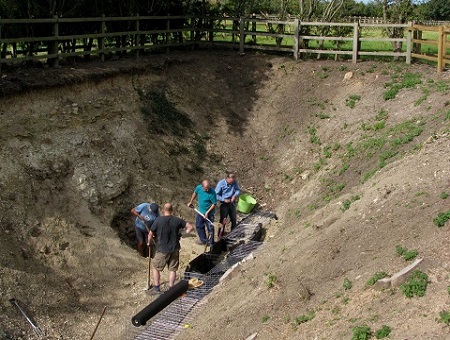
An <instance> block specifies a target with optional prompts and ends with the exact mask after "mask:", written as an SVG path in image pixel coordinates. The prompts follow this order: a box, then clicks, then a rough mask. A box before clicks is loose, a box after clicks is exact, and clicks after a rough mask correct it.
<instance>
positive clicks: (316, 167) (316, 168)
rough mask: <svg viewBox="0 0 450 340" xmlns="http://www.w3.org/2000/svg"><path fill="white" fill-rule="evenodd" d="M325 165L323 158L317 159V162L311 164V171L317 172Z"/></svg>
mask: <svg viewBox="0 0 450 340" xmlns="http://www.w3.org/2000/svg"><path fill="white" fill-rule="evenodd" d="M325 165H327V162H326V161H325V160H324V159H323V158H319V160H318V161H317V162H316V163H314V164H313V170H314V171H319V170H320V169H322V167H323V166H325Z"/></svg>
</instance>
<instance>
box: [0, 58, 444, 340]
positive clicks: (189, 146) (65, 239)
mask: <svg viewBox="0 0 450 340" xmlns="http://www.w3.org/2000/svg"><path fill="white" fill-rule="evenodd" d="M348 72H353V75H352V77H351V78H350V79H344V76H345V74H346V73H348ZM408 73H410V74H420V75H421V76H420V80H421V82H420V83H419V82H417V83H415V84H413V85H411V87H409V88H403V89H401V90H400V91H399V93H398V94H397V96H396V97H395V98H394V99H392V100H387V101H386V100H384V98H383V96H384V93H385V92H386V91H387V88H388V87H389V86H390V85H389V84H392V83H393V82H400V81H401V80H402V79H405V78H407V77H408V76H406V77H405V74H408ZM0 89H1V90H0V94H1V96H2V99H1V103H0V116H1V121H0V132H1V133H0V154H1V157H2V163H1V164H0V189H1V190H0V211H1V218H0V228H1V229H0V232H1V237H0V252H1V256H0V296H1V297H0V336H1V337H2V339H28V338H33V332H32V330H31V328H30V327H29V325H28V324H27V323H26V322H25V320H24V319H23V318H21V316H20V315H18V313H17V311H16V310H15V309H14V308H13V307H12V306H11V304H10V303H9V301H8V300H9V299H10V298H12V297H14V298H16V299H18V300H19V301H20V302H21V303H22V304H23V305H24V306H27V308H28V310H29V311H30V314H32V315H33V317H34V319H35V320H36V322H37V323H38V324H39V326H40V327H41V328H42V329H43V330H44V331H45V333H46V338H48V339H82V338H88V337H89V336H90V335H91V334H92V332H93V330H94V327H95V324H96V322H97V320H98V318H99V316H100V314H101V312H102V309H103V307H104V306H107V311H106V313H105V316H104V318H103V320H102V323H101V324H100V327H99V329H98V332H97V334H96V337H95V338H96V339H116V338H117V339H122V338H124V337H125V336H126V335H129V334H131V333H132V327H133V326H131V322H130V320H131V316H132V315H133V314H134V313H136V312H137V311H139V310H140V309H141V308H143V307H144V306H146V305H147V304H148V303H149V302H150V301H151V300H152V298H151V297H149V296H147V295H146V294H145V292H144V291H143V289H144V288H145V286H146V282H147V264H148V260H147V259H146V258H142V257H140V256H139V255H138V254H137V252H136V250H135V240H134V237H133V220H132V218H131V216H130V213H129V211H130V209H131V208H133V207H134V206H135V205H136V204H138V203H141V202H143V201H147V200H150V201H155V202H158V203H160V204H162V203H164V202H167V201H170V202H172V203H173V204H174V205H175V209H176V214H177V215H179V216H181V217H183V218H185V219H186V220H188V221H191V222H193V220H194V215H193V213H192V210H190V209H189V208H188V207H187V206H186V203H187V202H188V200H189V197H190V195H191V193H192V190H193V188H194V187H195V185H196V184H198V183H200V182H201V180H202V179H203V178H208V179H210V180H211V181H212V182H213V184H215V183H217V181H218V180H220V179H221V178H222V177H223V175H224V172H225V171H226V170H227V169H232V170H234V171H236V172H237V173H238V179H239V183H240V185H241V186H242V188H243V190H244V191H246V192H249V193H251V194H252V195H253V196H254V197H256V198H257V200H258V203H259V207H258V208H259V209H265V210H273V211H275V212H276V214H277V216H278V218H279V219H278V221H277V222H276V223H273V224H272V225H271V226H270V227H269V228H268V229H267V230H266V231H265V240H264V241H265V246H264V247H262V248H261V249H260V250H259V251H258V252H257V253H256V254H255V258H254V259H253V260H252V261H248V262H246V263H245V264H243V265H242V267H241V269H240V271H239V275H237V277H235V278H233V279H232V280H229V281H227V282H225V283H223V284H221V285H219V286H217V287H216V288H215V289H214V291H213V292H212V293H211V294H210V295H209V296H208V298H207V299H208V302H207V304H205V305H204V307H203V308H202V309H201V310H200V311H199V312H198V315H197V317H196V319H195V322H194V323H192V324H190V325H189V327H188V328H186V330H185V331H183V332H182V333H181V334H180V335H179V338H180V339H246V338H247V337H248V336H250V335H251V334H253V333H255V332H257V333H258V337H257V338H258V339H351V338H352V329H353V328H354V327H356V326H361V325H367V326H369V327H370V328H371V330H372V331H376V330H378V329H380V328H381V326H382V325H389V326H390V327H391V328H392V333H391V335H390V338H391V339H445V338H449V337H450V334H449V333H450V332H449V329H448V326H447V325H445V324H444V323H440V322H438V320H439V312H441V311H449V310H450V306H449V302H450V295H449V293H448V291H447V287H448V286H449V285H450V277H449V274H450V268H449V265H448V256H449V254H448V250H447V249H448V242H449V233H448V232H449V227H450V225H449V223H446V224H445V225H444V226H443V227H440V228H439V227H437V226H436V225H435V224H434V223H433V219H434V218H436V217H437V215H438V213H440V212H447V211H450V198H444V197H445V195H443V193H448V194H450V180H449V168H450V167H449V165H450V157H449V154H450V143H449V139H450V137H449V131H450V97H449V92H450V80H449V75H448V73H446V72H445V73H442V74H436V72H435V69H434V68H432V67H429V66H426V65H419V64H415V65H412V66H407V65H404V64H401V63H393V62H389V63H382V62H360V63H358V64H351V63H349V62H347V61H331V60H316V61H298V62H295V61H293V60H291V59H289V58H285V57H280V56H269V55H261V54H246V55H243V56H241V55H238V54H236V53H234V52H222V51H203V52H187V53H171V54H166V55H154V56H149V57H145V58H141V59H139V60H135V59H123V60H118V61H114V62H107V63H103V64H102V63H97V62H91V63H78V64H72V65H65V66H63V67H62V68H59V69H44V68H36V67H35V68H29V67H21V68H18V69H9V70H8V69H7V70H5V71H4V73H2V76H1V78H0ZM352 98H353V100H354V101H355V105H354V107H353V108H352V107H351V106H352V105H351V104H350V103H349V101H351V100H352ZM380 164H382V165H381V166H380ZM349 202H351V203H349ZM344 203H345V204H347V205H346V206H345V207H347V208H348V209H347V210H346V209H345V208H344ZM193 236H194V237H184V238H182V240H181V242H182V259H181V260H182V264H181V268H184V267H185V265H186V264H187V263H188V262H189V261H190V260H191V259H193V258H195V257H196V256H197V255H198V254H200V253H201V252H202V251H203V247H201V246H197V245H195V244H194V241H195V235H193ZM397 245H400V246H403V247H406V248H408V249H415V250H417V251H418V253H419V257H423V258H424V260H423V262H422V264H421V265H420V269H421V270H422V271H424V272H426V273H427V274H428V275H429V278H430V282H429V285H428V289H427V291H426V294H425V296H424V297H414V298H406V297H405V296H404V295H403V294H402V292H401V290H400V289H398V288H395V289H389V290H381V291H378V290H374V289H373V288H370V287H367V285H366V282H367V280H368V279H369V278H370V277H371V276H372V275H373V274H374V273H376V272H379V271H385V272H387V273H388V274H394V273H395V272H397V271H399V270H401V269H402V268H403V267H405V266H406V265H407V264H409V262H406V261H405V260H403V259H402V258H401V257H399V256H398V255H397V254H396V251H395V247H396V246H397ZM163 279H164V280H167V272H165V273H163ZM345 279H348V280H350V281H351V282H352V288H351V289H348V290H346V289H344V287H343V282H344V280H345ZM166 288H167V287H166V281H164V282H163V289H166ZM311 311H314V313H315V317H314V318H313V319H312V320H310V321H307V322H300V320H301V318H299V317H300V316H302V315H306V314H308V313H309V312H311Z"/></svg>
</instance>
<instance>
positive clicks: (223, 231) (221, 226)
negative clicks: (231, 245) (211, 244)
mask: <svg viewBox="0 0 450 340" xmlns="http://www.w3.org/2000/svg"><path fill="white" fill-rule="evenodd" d="M227 223H228V219H226V218H224V219H223V221H222V223H221V224H220V227H219V230H218V231H217V238H218V239H219V240H221V239H222V237H223V234H224V233H225V226H226V225H227Z"/></svg>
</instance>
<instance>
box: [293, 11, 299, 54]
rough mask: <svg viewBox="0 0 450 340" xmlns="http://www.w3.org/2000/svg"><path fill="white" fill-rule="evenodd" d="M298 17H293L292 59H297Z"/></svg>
mask: <svg viewBox="0 0 450 340" xmlns="http://www.w3.org/2000/svg"><path fill="white" fill-rule="evenodd" d="M298 34H299V29H298V19H297V18H295V19H294V60H298Z"/></svg>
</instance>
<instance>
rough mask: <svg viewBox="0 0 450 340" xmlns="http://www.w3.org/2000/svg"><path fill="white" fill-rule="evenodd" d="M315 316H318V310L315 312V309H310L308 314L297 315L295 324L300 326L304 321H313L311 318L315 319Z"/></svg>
mask: <svg viewBox="0 0 450 340" xmlns="http://www.w3.org/2000/svg"><path fill="white" fill-rule="evenodd" d="M315 317H316V312H314V311H313V310H312V311H309V312H308V314H303V315H300V316H297V317H296V318H295V320H294V322H295V325H297V326H298V325H300V324H302V323H305V322H308V321H311V320H312V319H314V318H315Z"/></svg>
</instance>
